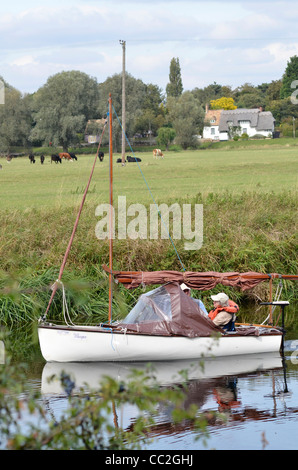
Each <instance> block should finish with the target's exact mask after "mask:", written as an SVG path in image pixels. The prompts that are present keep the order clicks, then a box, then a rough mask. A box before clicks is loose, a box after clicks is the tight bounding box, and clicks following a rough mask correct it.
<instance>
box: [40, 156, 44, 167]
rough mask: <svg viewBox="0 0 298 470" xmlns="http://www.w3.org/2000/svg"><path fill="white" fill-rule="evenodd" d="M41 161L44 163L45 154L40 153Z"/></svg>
mask: <svg viewBox="0 0 298 470" xmlns="http://www.w3.org/2000/svg"><path fill="white" fill-rule="evenodd" d="M40 163H41V164H42V165H43V163H44V155H40Z"/></svg>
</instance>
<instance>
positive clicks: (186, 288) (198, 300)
mask: <svg viewBox="0 0 298 470" xmlns="http://www.w3.org/2000/svg"><path fill="white" fill-rule="evenodd" d="M180 288H181V290H183V292H184V294H186V295H188V296H189V297H191V292H190V288H189V287H188V286H187V285H186V284H181V286H180ZM191 298H192V300H193V301H194V302H196V303H197V304H198V305H199V307H200V309H201V310H202V312H203V313H205V315H208V312H207V310H206V307H205V305H204V304H203V302H202V301H201V300H200V299H194V298H193V297H191Z"/></svg>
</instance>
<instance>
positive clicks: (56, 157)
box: [51, 154, 62, 163]
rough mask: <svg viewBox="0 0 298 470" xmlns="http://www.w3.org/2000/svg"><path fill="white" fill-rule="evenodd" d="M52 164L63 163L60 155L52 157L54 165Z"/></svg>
mask: <svg viewBox="0 0 298 470" xmlns="http://www.w3.org/2000/svg"><path fill="white" fill-rule="evenodd" d="M52 162H55V163H62V160H61V158H60V157H59V155H55V154H53V155H51V163H52Z"/></svg>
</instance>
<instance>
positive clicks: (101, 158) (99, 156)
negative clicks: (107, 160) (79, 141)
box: [98, 152, 105, 162]
mask: <svg viewBox="0 0 298 470" xmlns="http://www.w3.org/2000/svg"><path fill="white" fill-rule="evenodd" d="M104 156H105V154H104V153H103V152H98V158H99V161H100V162H103V157H104Z"/></svg>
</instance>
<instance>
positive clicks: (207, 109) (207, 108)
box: [205, 103, 209, 114]
mask: <svg viewBox="0 0 298 470" xmlns="http://www.w3.org/2000/svg"><path fill="white" fill-rule="evenodd" d="M205 111H206V114H207V113H208V111H209V103H206V106H205Z"/></svg>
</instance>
